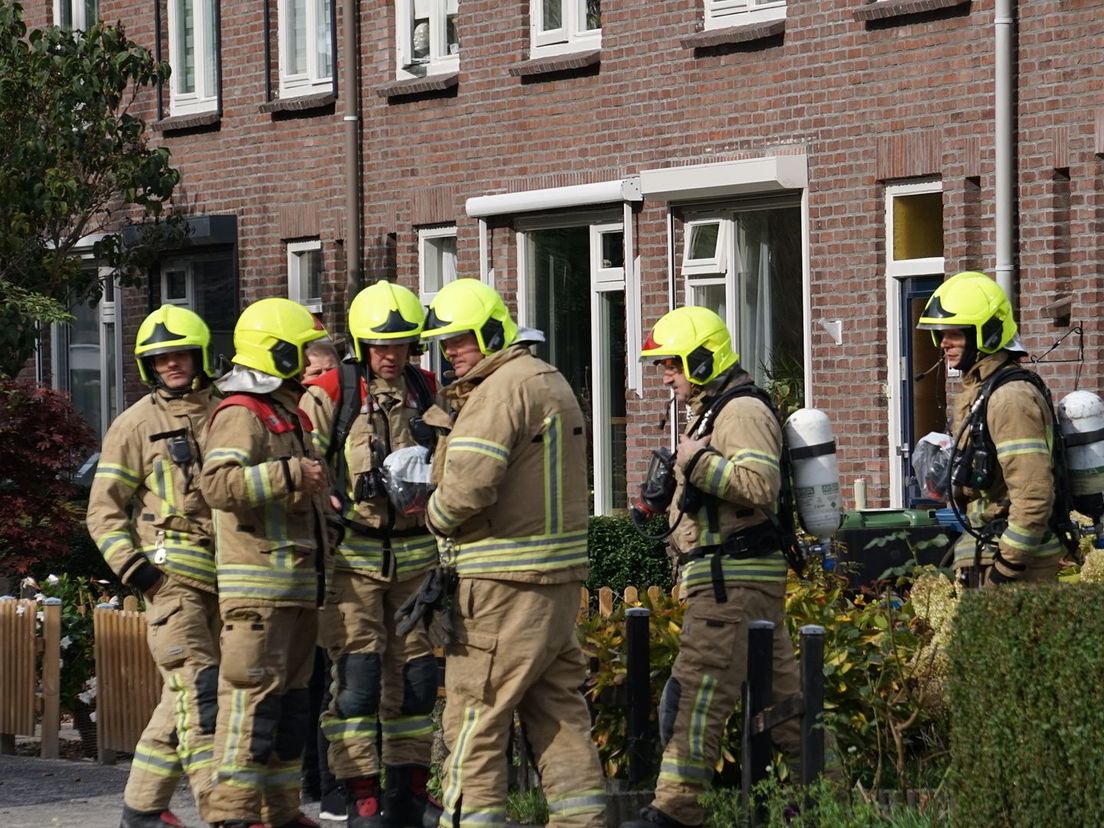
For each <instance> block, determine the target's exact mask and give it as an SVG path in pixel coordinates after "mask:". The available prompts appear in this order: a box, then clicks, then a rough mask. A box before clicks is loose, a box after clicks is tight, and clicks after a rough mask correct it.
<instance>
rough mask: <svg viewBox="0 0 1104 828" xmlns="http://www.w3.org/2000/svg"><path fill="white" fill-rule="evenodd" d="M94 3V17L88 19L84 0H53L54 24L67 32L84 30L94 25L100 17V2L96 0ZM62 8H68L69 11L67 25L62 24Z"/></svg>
mask: <svg viewBox="0 0 1104 828" xmlns="http://www.w3.org/2000/svg"><path fill="white" fill-rule="evenodd" d="M94 5H95V7H96V8H95V17H94V18H93V19H91V20H89V19H88V9H87V7H86V4H85V0H54V25H55V26H58V27H59V28H62V29H65V30H66V31H69V32H86V31H88V30H89V29H90V28H92V27H93V26H94V25H96V23H97V22H98V21H99V19H100V4H99V2H98V0H96V2H95V3H94ZM64 10H68V12H69V26H68V27H66V26H64V25H62V20H63V18H64V14H63V11H64Z"/></svg>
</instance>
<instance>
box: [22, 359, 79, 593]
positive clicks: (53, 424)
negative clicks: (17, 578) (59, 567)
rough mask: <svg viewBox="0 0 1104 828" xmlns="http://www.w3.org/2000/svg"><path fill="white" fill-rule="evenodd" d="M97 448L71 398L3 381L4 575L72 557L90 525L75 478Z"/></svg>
mask: <svg viewBox="0 0 1104 828" xmlns="http://www.w3.org/2000/svg"><path fill="white" fill-rule="evenodd" d="M95 444H96V437H95V435H94V434H93V433H92V429H90V428H89V427H88V426H87V425H86V424H85V422H84V421H83V420H82V419H81V417H80V415H79V414H78V413H77V411H76V409H75V408H74V407H73V404H72V403H71V402H70V401H69V397H68V396H67V395H66V394H64V393H62V392H60V391H55V390H53V389H52V388H46V387H44V386H39V385H35V384H34V383H30V382H26V381H20V380H10V379H0V576H12V575H23V574H24V573H26V572H27V571H28V570H29V569H30V568H31V567H33V566H35V565H36V564H39V563H45V562H48V561H51V560H55V559H58V558H61V557H62V556H64V555H65V554H66V553H67V552H68V551H69V544H70V541H71V539H72V537H73V536H74V534H75V533H76V532H77V531H78V529H79V527H80V525H81V522H82V521H83V519H84V509H83V507H81V506H80V505H78V504H75V503H73V497H74V496H75V495H76V494H77V493H78V492H77V487H76V486H74V485H73V484H72V483H71V482H70V478H71V476H72V475H73V472H75V471H76V470H77V469H78V468H79V467H80V464H81V463H82V462H84V460H85V459H86V458H87V457H88V455H89V453H90V452H91V450H92V447H93V446H94V445H95Z"/></svg>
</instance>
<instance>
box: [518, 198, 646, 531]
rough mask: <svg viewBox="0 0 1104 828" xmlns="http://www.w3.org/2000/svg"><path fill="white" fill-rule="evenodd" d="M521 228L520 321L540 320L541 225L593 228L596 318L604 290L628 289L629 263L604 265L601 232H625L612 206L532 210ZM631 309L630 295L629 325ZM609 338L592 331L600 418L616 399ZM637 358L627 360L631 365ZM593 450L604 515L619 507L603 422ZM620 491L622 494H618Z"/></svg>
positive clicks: (597, 507) (597, 509)
mask: <svg viewBox="0 0 1104 828" xmlns="http://www.w3.org/2000/svg"><path fill="white" fill-rule="evenodd" d="M514 227H515V230H516V233H515V245H516V249H517V262H518V269H517V270H518V282H517V285H518V288H517V311H518V313H517V321H518V325H520V326H523V327H525V326H529V327H531V326H532V325H534V324H535V322H534V320H533V318H532V314H533V309H532V308H530V307H529V300H528V297H529V290H530V286H531V280H532V278H533V276H532V274H531V273H530V272H529V256H528V245H529V241H528V236H529V234H530V233H533V232H535V231H539V230H551V229H555V228H558V227H587V228H589V230H590V276H591V278H590V284H591V290H590V312H591V322H592V323H597V322H598V321H599V320H600V319H601V318H602V317H601V300H602V297H601V296H600V294H602V293H606V292H611V291H618V290H620V291H624V290H625V270H624V268H604V267H599V266H598V265H600V263H601V252H602V248H601V239H600V234H602V233H609V232H622V233H623V232H624V225H623V223H622V221H621V220H620V218H618V217H617V213H616V212H614V211H608V210H598V211H593V210H592V211H585V210H584V211H579V212H576V213H573V214H571V215H564V216H531V217H530V216H527V217H524V218H519V219H518V220H517V221H515V223H514ZM630 311H631V309H630V308H629V307H628V301H627V297H626V307H625V324H626V327H627V326H628V325H629V324H630V323H629V314H630ZM544 334H545V337H546V338H547V339H548V341H549V343H550V344H551V343H553V342H554V339H555V334H556V332H555V331H545V332H544ZM625 339H626V344H627V347H628V348H631V347H632V345H631V337H630V336H629V331H628V330H626V336H625ZM608 341H609V338H608V337H607V336H603V335H602V331H601V330H600V329H599V330H597V331H595V332H593V333H592V335H591V339H590V343H591V344H590V347H591V354H590V360H591V372H592V374H591V388H593V389H600V393H595V395H594V399H593V400H592V405H593V411H592V417H593V420H594V422H595V423H607V422H609V419H610V413H609V412H610V410H611V400H610V398H609V393H608V389H607V386H608V385H609V382H608V379H609V378H608V376H607V373H608V371H609V368H608V360H607V359H606V358H605V356H606V355H605V353H604V350H603V346H604V345H605V343H607V342H608ZM637 356H638V355H637V354H633V353H629V354H627V355H626V357H627V359H628V360H636V359H637ZM630 364H632V363H631V362H626V367H628V365H630ZM591 439H592V443H591V452H592V453H593V457H594V462H593V469H594V479H593V480H592V481H591V483H592V486H593V491H594V514H596V515H604V514H609V513H610V512H612V511H613V510H614V508H615V507H614V505H613V503H611V502H610V500H609V498H608V492H607V489H609V487H610V483H609V481H608V480H607V476H608V473H607V470H606V469H607V467H608V466H610V465H611V464H612V448H613V447H612V446H611V445H610V442H609V440H608V437H607V434H606V430H605V429H603V428H595V429H593V433H592V437H591ZM615 496H616V495H615Z"/></svg>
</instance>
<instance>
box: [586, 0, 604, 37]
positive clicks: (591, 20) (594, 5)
mask: <svg viewBox="0 0 1104 828" xmlns="http://www.w3.org/2000/svg"><path fill="white" fill-rule="evenodd" d="M583 28H584V29H585V30H586V31H593V30H594V29H600V28H602V3H601V0H586V26H584V27H583Z"/></svg>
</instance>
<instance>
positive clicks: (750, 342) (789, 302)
mask: <svg viewBox="0 0 1104 828" xmlns="http://www.w3.org/2000/svg"><path fill="white" fill-rule="evenodd" d="M737 223H738V226H739V243H740V254H741V255H740V261H742V262H743V265H744V270H743V271H742V272H741V273H740V283H741V291H740V300H739V301H740V307H739V308H738V318H739V320H740V321H739V327H740V331H739V337H738V341H739V343H740V361H741V363H742V364H743V366H744V368H745V369H747V371H749V372H750V373H751V374H752V375H753V376H754V377H755V380H756V382H758V383H760V384H762V383H764V382H766V380H767V372H768V371H771V372H778V371H783V370H784V371H786V372H787V373H792V372H794V371H797V372H799V375H800V372H801V370H802V366H803V365H804V338H805V332H804V325H803V324H801V323H800V322H799V320H802V319H803V318H804V315H803V309H802V290H801V215H800V209H799V208H798V207H796V206H794V207H781V208H776V209H770V210H760V211H756V212H749V213H741V214H740V215H739V216H738V218H737Z"/></svg>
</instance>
